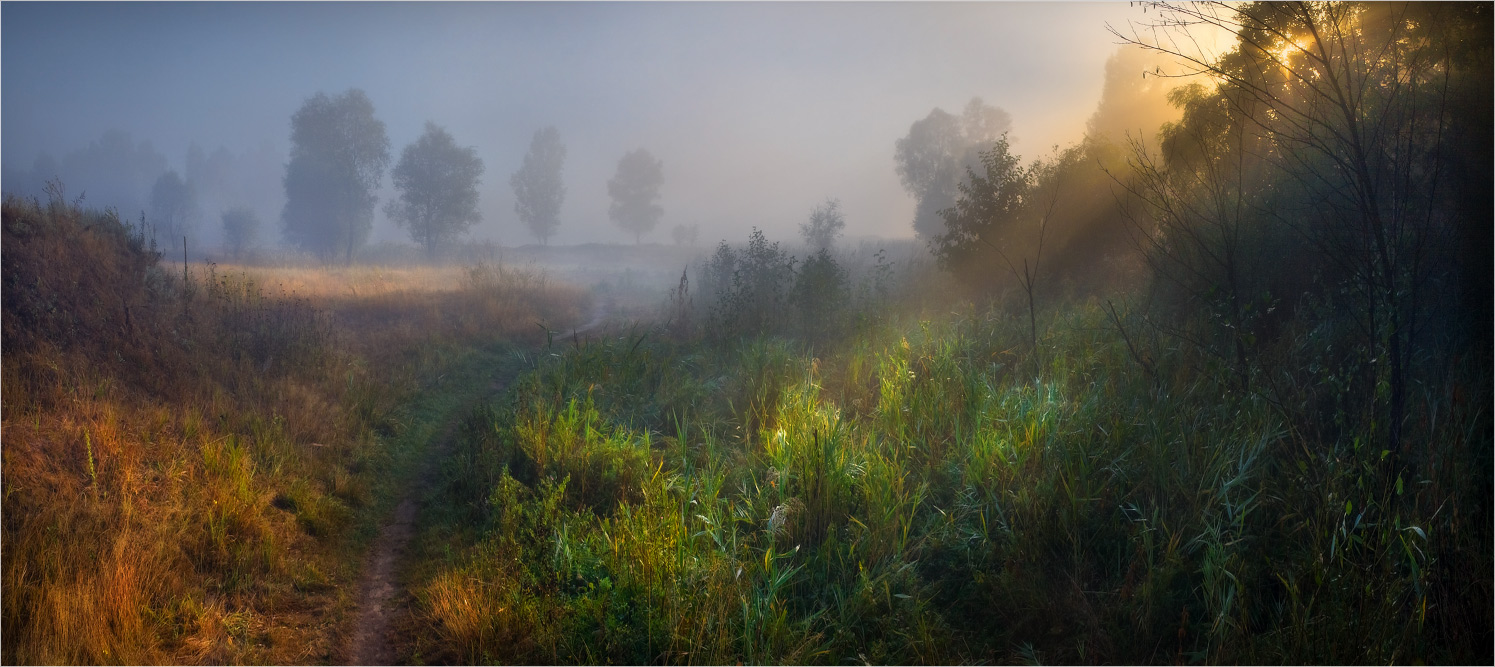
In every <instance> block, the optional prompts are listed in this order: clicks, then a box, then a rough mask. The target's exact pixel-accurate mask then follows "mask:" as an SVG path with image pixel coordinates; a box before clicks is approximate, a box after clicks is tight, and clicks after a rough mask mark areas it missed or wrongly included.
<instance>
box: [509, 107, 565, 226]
mask: <svg viewBox="0 0 1495 667" xmlns="http://www.w3.org/2000/svg"><path fill="white" fill-rule="evenodd" d="M565 164H566V146H565V144H562V143H561V133H560V132H559V131H557V130H556V129H555V128H554V127H545V128H542V129H539V130H536V131H535V136H534V138H533V139H531V140H530V143H529V152H528V153H525V155H524V164H523V165H522V166H520V167H519V171H516V172H514V175H513V176H510V177H509V185H510V186H511V187H513V188H514V212H515V213H517V214H519V220H520V221H521V222H523V223H524V224H525V226H527V227H529V229H530V232H532V233H534V235H535V236H536V237H537V238H539V239H540V243H541V244H547V243H549V242H550V237H551V236H552V235H554V234H555V230H556V228H557V227H559V226H560V224H561V203H562V202H564V201H565V199H566V184H565V182H564V181H562V179H561V168H562V167H563V166H565Z"/></svg>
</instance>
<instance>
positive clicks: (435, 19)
mask: <svg viewBox="0 0 1495 667" xmlns="http://www.w3.org/2000/svg"><path fill="white" fill-rule="evenodd" d="M1145 18H1146V17H1145V16H1144V15H1143V14H1142V11H1141V10H1140V9H1138V8H1134V7H1130V6H1128V4H1127V3H1125V2H1116V3H1017V2H997V3H969V2H961V3H924V2H919V3H853V2H832V3H756V2H755V3H714V2H713V3H570V2H567V3H478V2H459V3H424V2H423V3H393V2H391V3H362V2H336V3H313V2H306V3H302V2H294V3H20V2H5V3H4V4H3V5H0V31H3V35H0V50H3V54H0V56H3V58H0V125H3V136H0V147H3V160H4V163H5V164H6V165H7V166H10V167H19V168H25V167H29V165H30V164H31V163H32V162H33V161H34V160H35V158H36V157H37V155H38V154H39V153H40V152H43V151H46V152H48V153H50V154H51V155H53V156H60V155H62V154H65V153H67V152H70V151H75V150H78V149H80V148H82V147H83V146H85V145H87V144H88V142H90V141H92V140H95V139H97V138H98V137H99V136H101V135H102V134H103V133H104V132H105V131H106V130H108V129H111V128H114V129H121V130H125V131H128V132H130V133H131V134H132V135H133V136H134V137H135V138H136V140H149V141H150V142H151V144H152V145H153V146H154V147H155V148H156V149H157V150H159V151H160V152H161V153H163V154H164V155H165V156H166V157H167V159H168V162H169V166H170V167H171V168H174V169H177V170H179V171H180V170H182V169H183V163H184V161H185V155H186V152H187V147H188V145H189V143H191V142H196V143H197V144H198V145H200V146H202V147H203V148H205V149H207V150H208V151H212V150H213V149H214V148H217V147H218V146H220V145H221V146H224V147H227V148H228V149H229V150H231V151H234V152H236V153H237V152H242V151H247V150H250V149H254V148H256V147H258V146H260V145H262V144H263V143H264V142H266V141H269V142H271V143H272V144H273V145H274V146H275V147H276V148H277V149H278V150H279V151H280V152H282V153H283V154H284V153H288V152H289V136H290V117H291V115H292V114H293V113H294V112H295V111H296V109H297V108H298V107H299V106H300V105H301V104H302V102H304V101H305V100H306V99H307V98H308V97H310V96H312V95H314V94H315V93H317V92H318V91H324V92H327V93H329V94H336V93H340V92H342V91H344V90H347V89H349V88H360V89H362V90H364V91H365V92H366V93H367V94H368V96H369V98H370V99H371V100H372V101H373V104H374V108H375V113H376V115H377V117H378V118H379V119H381V120H382V121H384V123H385V125H386V128H387V132H388V135H389V139H390V145H391V157H392V162H393V161H395V160H398V157H399V152H400V151H401V150H402V149H403V147H404V146H406V145H407V144H409V143H411V142H413V141H414V140H415V139H416V138H417V136H418V135H419V134H420V132H421V131H422V129H423V125H424V123H425V122H426V121H428V120H429V121H434V122H435V123H437V124H439V125H442V126H443V127H445V128H446V129H447V130H448V131H449V132H450V133H451V134H452V135H453V136H454V137H455V139H456V141H457V142H458V143H459V144H461V145H464V146H472V147H474V148H476V150H477V152H478V155H479V156H480V157H481V158H482V159H483V161H484V164H485V166H486V172H485V174H484V176H483V179H482V185H481V187H480V192H481V203H480V208H481V210H482V213H483V217H484V220H483V222H482V223H480V224H479V225H478V226H477V227H476V228H474V230H473V237H474V238H483V239H494V240H497V241H499V242H501V243H504V244H513V245H519V244H524V243H531V242H534V238H533V237H532V236H531V235H530V234H529V233H528V232H527V230H526V229H524V228H523V227H522V225H521V223H520V222H519V219H518V216H517V215H516V214H515V213H514V197H513V192H512V190H511V188H510V186H509V175H510V174H512V173H513V172H514V171H515V170H517V169H518V168H519V165H520V164H521V162H522V160H523V156H524V153H525V151H526V150H527V148H528V146H529V141H530V138H531V136H532V135H533V133H534V132H535V130H537V129H539V128H541V127H543V126H546V125H554V126H556V128H557V129H558V130H559V131H560V134H561V137H562V140H563V142H564V143H565V145H566V147H567V152H568V156H567V163H566V169H565V180H566V183H567V187H568V196H567V198H566V201H565V204H564V206H563V209H562V215H561V227H560V230H559V231H558V233H557V236H556V237H555V238H554V239H552V243H583V242H605V243H620V242H631V241H632V236H631V235H630V234H628V233H626V232H624V231H622V230H621V229H619V228H618V227H616V226H615V225H614V224H613V223H611V221H609V219H608V216H607V207H608V196H607V180H608V179H609V178H611V177H612V175H613V172H614V171H615V170H616V168H617V162H618V160H619V159H620V158H621V157H622V155H623V154H624V153H625V152H627V151H629V150H632V149H635V148H647V149H648V150H649V151H650V152H652V153H653V154H654V155H655V156H656V157H658V158H659V159H660V160H662V161H663V164H664V178H665V182H664V187H663V189H662V193H661V200H660V204H661V205H662V206H663V208H664V218H663V220H662V222H661V224H660V226H659V227H658V228H657V229H656V230H655V231H654V232H653V233H652V234H651V235H649V236H647V237H646V241H654V242H661V243H669V242H670V235H669V230H670V229H671V228H672V227H673V226H675V225H676V224H697V225H699V226H700V229H701V239H702V241H703V242H706V243H714V241H715V240H716V239H720V238H724V237H726V238H731V239H734V240H743V239H745V238H746V236H747V233H748V230H749V228H750V227H752V226H757V227H760V228H762V229H764V230H765V232H766V233H767V234H768V236H769V238H770V239H783V240H792V239H793V238H795V235H796V232H797V229H798V225H799V224H800V223H801V222H804V221H805V220H806V219H808V217H809V214H810V212H811V210H812V209H814V208H815V206H816V205H817V204H819V203H820V202H823V201H824V200H826V199H827V198H832V197H834V198H838V199H840V200H841V202H842V209H843V211H844V212H845V215H846V221H847V229H846V232H847V236H848V237H881V238H903V237H911V236H912V235H913V232H912V227H911V226H910V223H911V220H912V219H913V213H914V200H913V199H912V197H910V196H909V195H908V194H907V193H906V192H905V191H904V189H903V188H902V186H901V185H900V183H899V181H898V177H897V174H896V172H895V167H894V160H893V152H894V148H893V146H894V142H895V141H896V140H897V139H898V138H900V137H902V136H904V135H905V134H907V132H908V129H909V125H910V124H912V123H913V122H914V121H916V120H918V119H920V118H923V117H924V116H926V115H927V114H929V112H930V111H931V110H932V109H934V108H936V107H940V108H943V109H945V110H946V111H950V112H952V113H959V111H960V109H961V108H962V107H964V105H965V104H966V102H967V101H968V100H970V99H971V98H972V97H980V98H982V99H983V100H985V102H986V103H987V104H990V105H993V106H997V107H1001V108H1002V109H1005V110H1006V111H1008V112H1009V113H1010V114H1011V116H1012V119H1013V130H1012V133H1013V135H1014V137H1015V141H1014V142H1013V148H1014V151H1015V152H1017V153H1019V154H1021V155H1023V156H1025V157H1036V156H1038V155H1040V154H1044V153H1047V152H1048V149H1049V148H1050V147H1051V146H1052V145H1055V144H1067V143H1070V142H1072V141H1076V140H1078V139H1079V138H1080V135H1081V133H1082V132H1083V130H1084V125H1085V119H1086V118H1087V117H1088V116H1090V114H1091V113H1092V112H1094V110H1095V108H1096V104H1097V102H1098V101H1099V99H1100V93H1101V86H1102V81H1103V75H1104V66H1105V62H1106V59H1107V58H1108V57H1109V56H1110V55H1112V54H1113V53H1115V52H1116V50H1117V48H1118V44H1117V42H1118V40H1117V38H1116V37H1115V36H1114V35H1112V34H1110V33H1109V32H1108V31H1107V28H1106V26H1107V24H1108V23H1110V24H1112V25H1116V26H1124V25H1125V24H1126V23H1127V21H1128V20H1133V21H1140V20H1145ZM385 183H386V188H388V183H389V179H388V177H387V176H386V178H385ZM391 194H392V192H390V191H386V192H385V193H384V197H385V198H387V197H388V196H390V195H391ZM377 215H378V219H376V223H375V238H376V239H379V238H388V239H394V238H400V237H401V236H402V232H400V231H399V230H397V229H395V228H394V227H393V225H392V223H390V222H389V221H388V220H385V219H383V217H384V216H383V213H382V212H380V213H378V214H377Z"/></svg>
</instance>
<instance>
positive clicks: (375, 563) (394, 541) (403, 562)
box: [341, 299, 613, 665]
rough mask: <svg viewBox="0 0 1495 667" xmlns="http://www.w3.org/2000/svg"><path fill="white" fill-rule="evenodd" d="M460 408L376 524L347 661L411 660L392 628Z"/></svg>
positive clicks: (608, 308)
mask: <svg viewBox="0 0 1495 667" xmlns="http://www.w3.org/2000/svg"><path fill="white" fill-rule="evenodd" d="M612 309H613V305H612V303H611V300H603V299H599V300H598V302H597V304H596V306H595V307H594V308H593V313H592V317H591V318H590V319H589V320H588V321H587V322H586V323H585V324H583V325H581V326H579V327H576V328H574V329H572V330H571V331H570V332H569V334H568V335H569V336H576V335H579V334H583V333H587V332H589V331H592V330H595V329H597V328H598V327H601V326H602V325H603V324H604V323H605V322H606V321H607V318H608V317H609V315H610V314H611V312H612ZM513 376H514V371H513V370H509V371H504V372H501V373H500V374H499V375H498V376H497V377H496V378H495V379H494V380H493V382H492V383H491V384H490V385H489V386H488V387H487V390H486V391H485V392H483V393H482V394H481V396H480V397H479V398H478V399H477V400H478V401H482V400H487V399H490V398H492V397H493V396H495V395H497V394H499V393H502V392H503V390H504V388H505V387H507V386H508V384H509V382H510V381H512V380H513ZM474 403H476V401H474ZM469 405H471V404H469ZM462 414H464V413H463V412H462V411H461V410H458V411H456V412H454V413H452V416H451V417H450V418H449V421H448V423H447V424H446V425H445V426H444V427H443V428H442V430H441V432H440V435H439V436H437V437H436V438H435V440H433V441H432V442H431V443H430V444H429V445H428V446H427V449H426V452H425V454H424V457H423V459H422V461H421V463H420V466H421V468H420V471H419V472H418V473H417V474H416V475H415V476H413V477H412V478H411V480H410V482H409V484H408V486H407V487H406V488H405V490H404V493H403V495H402V496H401V498H400V502H399V504H398V505H396V506H395V509H394V512H393V513H392V514H391V516H390V518H389V520H388V521H386V522H385V523H384V524H382V525H381V526H380V528H379V535H378V537H376V538H375V539H374V543H373V545H372V546H371V547H370V549H369V555H368V557H367V561H366V563H365V565H364V571H363V577H362V580H361V581H360V582H359V585H358V592H357V598H356V599H357V607H356V609H355V611H354V615H353V626H352V631H351V632H350V633H349V634H348V635H347V639H346V641H345V644H344V646H343V647H342V648H343V650H342V652H341V655H342V656H343V661H344V662H345V663H346V664H349V665H396V664H403V663H405V662H408V660H409V656H406V655H402V654H401V649H402V648H404V647H405V644H407V643H408V642H404V641H401V638H400V637H398V636H397V634H398V633H397V632H396V630H397V628H398V625H399V624H398V623H397V621H398V620H399V619H401V618H403V617H405V616H408V615H409V614H410V613H412V612H413V604H414V602H415V600H414V597H413V595H412V594H411V593H410V591H409V590H408V589H407V588H406V586H405V582H404V581H403V577H402V575H403V574H404V572H405V571H406V570H407V569H408V565H409V564H410V563H409V555H410V546H411V541H412V540H413V539H414V538H415V535H416V534H417V533H418V532H419V530H418V529H419V526H420V513H421V505H422V500H421V498H420V497H419V494H420V492H421V490H422V489H430V488H433V487H435V486H436V485H437V484H439V483H440V480H439V479H438V476H439V475H440V463H441V461H442V460H443V459H445V458H446V457H447V455H448V454H449V453H450V452H451V451H452V445H453V438H454V437H455V435H456V430H457V426H458V424H460V423H461V415H462Z"/></svg>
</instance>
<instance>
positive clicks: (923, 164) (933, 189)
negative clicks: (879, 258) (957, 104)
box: [894, 97, 1012, 240]
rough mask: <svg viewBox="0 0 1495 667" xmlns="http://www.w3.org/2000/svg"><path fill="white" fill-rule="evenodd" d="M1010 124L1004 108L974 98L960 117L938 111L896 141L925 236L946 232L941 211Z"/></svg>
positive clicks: (901, 168) (904, 177)
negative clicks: (969, 170)
mask: <svg viewBox="0 0 1495 667" xmlns="http://www.w3.org/2000/svg"><path fill="white" fill-rule="evenodd" d="M1011 127H1012V117H1011V116H1010V115H1008V113H1007V112H1006V111H1003V110H1002V109H999V108H997V107H992V106H988V105H987V104H986V103H985V102H983V101H982V100H981V98H979V97H976V98H971V101H970V102H968V103H967V104H966V108H965V110H964V112H962V113H961V115H959V116H956V115H954V114H951V113H948V112H946V111H945V110H943V109H938V108H936V109H934V110H932V111H930V112H929V115H928V116H925V117H924V118H922V119H920V120H917V121H914V123H913V124H912V125H910V126H909V128H908V134H907V135H906V136H904V137H903V138H901V139H899V140H898V141H897V142H895V143H894V161H895V163H896V166H897V170H898V178H899V180H900V181H901V182H902V183H903V187H904V189H905V190H907V191H908V193H909V194H911V195H913V196H914V199H916V200H917V201H918V203H917V205H916V207H915V210H916V212H915V216H914V220H913V227H914V232H915V233H917V234H918V235H919V237H920V238H921V239H925V240H928V239H933V238H936V237H938V236H939V235H940V234H941V233H943V231H944V221H943V220H942V219H941V217H940V211H943V210H945V209H946V208H949V207H950V206H951V205H953V204H954V203H955V198H956V196H957V194H958V190H957V186H958V185H959V184H960V182H961V175H962V173H963V172H964V170H966V169H968V168H970V167H971V166H972V165H974V164H976V162H977V159H978V158H977V153H979V152H981V151H983V150H986V149H987V148H989V147H990V146H991V144H992V142H994V141H996V140H997V139H998V138H999V137H1001V136H1002V135H1003V134H1004V133H1006V132H1007V131H1008V130H1009V129H1011Z"/></svg>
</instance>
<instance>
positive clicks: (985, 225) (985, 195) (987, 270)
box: [929, 137, 1033, 285]
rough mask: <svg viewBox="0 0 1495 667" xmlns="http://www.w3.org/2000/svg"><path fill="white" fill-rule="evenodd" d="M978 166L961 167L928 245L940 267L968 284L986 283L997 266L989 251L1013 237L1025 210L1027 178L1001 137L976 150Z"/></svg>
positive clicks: (1008, 242) (1027, 188) (992, 251)
mask: <svg viewBox="0 0 1495 667" xmlns="http://www.w3.org/2000/svg"><path fill="white" fill-rule="evenodd" d="M980 160H981V171H979V172H978V171H976V170H975V169H971V168H967V170H966V174H967V175H966V179H965V181H964V182H961V183H960V184H959V185H958V186H957V187H958V190H959V192H960V197H959V198H958V199H957V200H956V201H955V202H954V204H953V205H952V206H950V207H949V208H946V209H945V210H943V211H941V215H942V216H943V218H944V221H945V224H944V230H943V231H942V232H941V233H940V234H938V235H936V236H935V237H934V238H933V239H931V240H930V242H929V248H930V250H931V251H932V252H933V253H934V256H935V258H936V259H937V260H938V261H939V263H940V266H942V267H943V268H944V269H945V270H947V271H950V272H952V273H954V274H955V275H956V276H957V277H958V278H960V279H961V280H962V281H964V282H966V283H968V284H972V285H989V284H991V283H992V282H993V281H994V280H995V277H996V275H997V273H998V272H1000V271H1001V268H1000V266H999V265H998V263H997V262H996V261H994V260H995V259H996V258H995V257H993V254H994V252H995V251H999V250H1001V249H1002V248H1003V247H1004V246H1007V245H1009V244H1012V243H1013V237H1014V236H1016V235H1017V234H1018V233H1019V232H1020V231H1021V225H1020V223H1021V222H1022V220H1023V219H1024V217H1025V216H1026V215H1027V214H1028V211H1027V204H1028V195H1029V192H1030V190H1031V189H1032V184H1033V179H1032V176H1031V174H1030V173H1029V171H1028V169H1026V168H1024V167H1023V165H1022V162H1021V158H1019V157H1018V156H1016V155H1013V154H1012V152H1011V151H1010V149H1009V146H1008V143H1007V138H1006V137H1003V138H1001V139H998V140H997V142H996V143H995V145H993V146H992V148H991V149H990V150H987V151H984V152H982V153H981V154H980Z"/></svg>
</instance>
